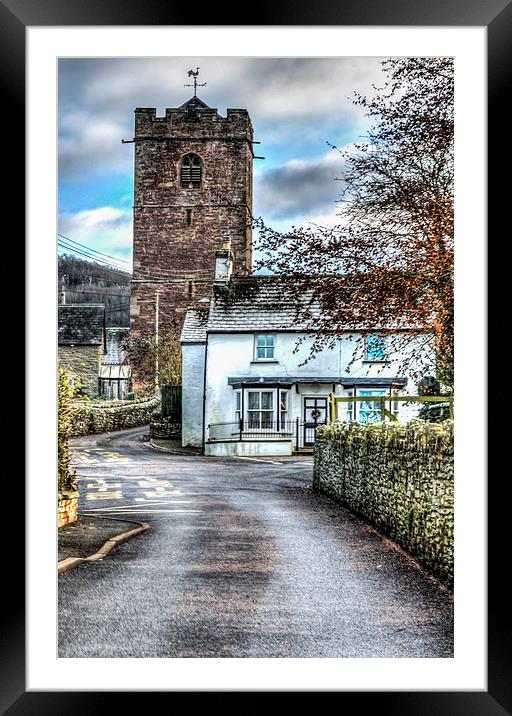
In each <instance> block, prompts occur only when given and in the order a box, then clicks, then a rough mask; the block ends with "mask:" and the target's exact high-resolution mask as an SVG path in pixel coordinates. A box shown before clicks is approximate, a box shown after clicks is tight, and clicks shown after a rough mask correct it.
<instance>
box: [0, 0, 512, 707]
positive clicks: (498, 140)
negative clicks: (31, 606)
mask: <svg viewBox="0 0 512 716" xmlns="http://www.w3.org/2000/svg"><path fill="white" fill-rule="evenodd" d="M253 14H254V15H255V17H254V20H255V22H252V23H245V22H243V21H240V20H238V18H240V14H239V7H238V6H235V5H234V4H233V7H231V5H230V4H229V3H224V4H223V5H222V6H220V5H218V4H213V3H212V4H211V5H210V6H206V5H202V6H201V9H200V10H198V8H190V7H189V5H187V4H183V3H181V4H178V3H172V2H161V0H144V2H140V1H139V0H103V2H101V3H95V2H89V3H84V2H83V0H0V36H1V37H0V39H1V41H0V56H1V63H0V77H1V83H2V84H1V87H2V105H3V111H2V113H1V116H2V123H3V127H2V130H3V131H2V139H3V148H4V176H5V175H6V172H5V168H6V164H5V162H8V165H7V166H8V167H9V171H8V172H7V186H6V187H5V194H4V201H5V205H4V206H5V207H8V213H9V214H10V215H11V216H16V217H17V218H16V221H15V224H14V226H16V227H17V229H16V233H17V235H18V234H21V231H22V225H23V224H22V220H21V217H24V216H25V207H24V198H23V189H22V187H24V166H25V164H24V156H25V155H24V132H23V117H24V111H25V107H24V99H25V95H24V87H25V29H26V27H27V26H80V25H89V26H91V25H112V26H113V25H124V26H126V25H174V26H176V25H197V24H200V25H201V26H229V25H244V24H248V25H257V26H261V25H305V26H308V25H316V26H319V25H333V26H343V25H347V26H353V25H363V26H404V25H408V26H439V27H441V26H481V27H486V28H487V35H488V110H489V115H488V128H489V133H488V164H489V184H490V191H489V193H488V215H489V235H491V231H492V228H493V225H496V229H495V232H496V233H497V222H501V221H503V222H504V226H506V224H505V216H504V210H503V208H504V207H506V206H508V203H509V202H507V201H506V198H505V191H507V193H508V182H503V181H501V180H500V177H501V173H500V167H501V166H502V165H503V164H505V165H507V164H508V163H507V158H508V157H509V156H510V148H509V147H508V146H507V141H508V140H507V138H506V132H504V126H503V112H504V111H505V110H504V108H505V107H506V106H507V102H506V99H508V97H507V94H509V87H510V86H511V85H510V81H509V80H510V67H511V62H510V54H511V50H510V44H511V43H510V38H512V4H511V3H510V0H449V1H448V2H447V0H386V2H385V3H384V2H382V3H375V0H358V2H354V1H352V2H350V3H349V2H345V1H344V0H341V1H339V2H336V3H333V2H332V0H316V2H315V3H314V5H313V6H312V5H311V3H310V2H307V1H306V0H295V1H294V3H293V4H291V3H288V2H286V0H271V1H269V0H263V2H260V3H258V5H257V7H255V8H254V13H253ZM198 17H199V18H200V23H198V22H197V19H198ZM41 110H44V108H41ZM5 154H8V155H9V154H10V156H8V157H5ZM507 198H508V197H507ZM16 210H17V212H16ZM14 212H16V213H14ZM5 215H6V214H4V216H5ZM500 229H501V223H500ZM11 233H12V230H11ZM17 242H18V249H20V248H21V249H22V250H21V256H20V260H21V261H24V257H23V248H22V242H21V239H20V238H19V236H17ZM498 270H499V269H498ZM493 283H494V280H493ZM17 299H18V301H17V305H16V311H15V315H16V323H19V322H20V321H19V314H20V313H21V312H22V310H23V306H22V303H23V302H22V301H20V300H19V297H17ZM13 314H14V312H13ZM20 343H21V344H22V343H23V340H21V342H18V343H17V344H16V345H17V346H18V348H17V356H18V357H17V361H18V364H19V345H20ZM479 395H480V396H484V395H486V390H485V386H480V390H479ZM15 402H16V403H18V404H19V402H20V395H19V388H18V392H17V393H16V398H15ZM479 408H480V409H485V405H483V404H482V402H481V399H480V403H479ZM26 450H27V451H29V450H30V445H27V448H26ZM506 472H507V470H506V469H505V470H504V471H497V472H496V473H495V474H492V475H489V478H490V479H489V487H488V505H489V519H488V557H489V573H488V653H487V657H488V680H487V683H488V690H487V691H485V692H483V691H454V692H430V691H429V692H342V693H341V694H340V695H339V696H338V699H340V702H339V706H340V708H344V707H345V708H346V706H347V704H348V701H347V700H349V701H350V700H352V699H353V698H354V697H355V698H356V700H357V707H358V708H359V709H361V708H368V709H369V710H371V711H373V710H375V712H377V713H379V712H382V711H384V712H387V711H388V710H389V711H390V712H391V711H392V712H393V713H394V714H395V715H396V716H400V715H401V714H404V716H405V715H407V716H409V715H410V714H415V715H416V716H427V715H429V716H430V715H433V714H435V715H436V716H437V715H442V714H447V715H448V714H450V716H455V715H459V714H460V715H461V716H462V715H464V716H503V714H507V713H508V714H512V689H511V683H512V680H511V679H510V673H511V672H510V642H511V634H510V619H509V617H508V614H509V609H510V607H509V604H508V601H509V596H508V592H507V589H506V587H505V586H504V584H502V579H503V571H502V570H503V565H502V564H501V560H500V558H499V557H500V554H502V545H506V544H507V542H508V541H509V539H508V534H507V532H505V529H506V527H507V524H508V519H507V518H508V512H509V507H508V503H507V501H505V500H503V499H502V495H501V489H502V480H503V479H507V480H508V477H507V475H506ZM17 473H18V474H17V477H18V482H17V483H16V486H15V487H14V486H13V481H12V479H11V480H10V482H9V483H7V484H8V487H7V488H4V489H7V490H9V489H10V488H11V487H12V489H13V490H14V491H15V499H16V504H18V505H19V504H20V503H21V499H22V495H21V493H22V484H21V476H20V475H19V469H18V470H17ZM4 498H5V499H6V502H7V503H8V504H10V498H9V494H8V493H4ZM18 511H19V510H18ZM491 518H492V519H491ZM3 534H4V560H5V561H4V577H5V579H4V589H3V590H2V592H3V598H4V600H6V604H5V606H4V608H3V614H2V616H3V618H4V621H5V623H4V626H3V629H2V631H1V636H0V650H1V660H0V663H1V674H2V675H1V681H2V683H1V688H0V693H1V696H0V707H1V710H2V711H1V712H2V713H8V714H9V716H18V715H20V716H21V715H22V714H23V716H30V715H32V714H34V715H35V714H37V715H38V716H41V715H43V714H52V716H54V715H55V714H64V713H68V712H73V713H74V714H76V715H78V714H85V713H91V711H92V710H97V708H98V707H100V710H101V706H102V705H104V706H105V707H107V708H109V709H112V707H114V708H115V704H118V700H119V696H120V694H119V693H113V692H101V694H98V693H97V692H83V693H82V692H80V693H79V692H70V691H63V692H51V691H41V692H27V691H26V690H25V613H24V597H25V594H24V566H23V554H24V548H23V544H24V543H23V529H22V527H21V526H20V525H19V524H16V523H15V538H13V537H12V534H13V533H12V532H11V533H10V536H9V537H8V536H6V534H7V532H6V530H5V529H4V532H3ZM6 540H9V544H7V541H6ZM491 556H492V557H493V559H491ZM507 576H508V575H507ZM233 690H235V689H233ZM150 696H151V694H150V693H141V694H138V693H130V695H129V699H130V706H129V707H128V708H139V707H140V705H142V703H143V702H142V699H144V704H145V705H146V708H147V705H148V698H149V697H150ZM114 699H115V700H116V701H115V702H114ZM124 708H126V707H124Z"/></svg>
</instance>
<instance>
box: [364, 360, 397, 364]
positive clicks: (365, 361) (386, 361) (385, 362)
mask: <svg viewBox="0 0 512 716" xmlns="http://www.w3.org/2000/svg"><path fill="white" fill-rule="evenodd" d="M362 363H378V364H379V365H389V364H390V363H391V361H390V360H364V361H362Z"/></svg>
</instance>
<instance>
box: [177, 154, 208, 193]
mask: <svg viewBox="0 0 512 716" xmlns="http://www.w3.org/2000/svg"><path fill="white" fill-rule="evenodd" d="M202 174H203V169H202V166H201V159H200V158H199V157H198V156H197V154H187V155H186V156H184V157H183V159H182V162H181V186H182V187H184V188H185V189H195V188H198V187H200V186H201V180H202Z"/></svg>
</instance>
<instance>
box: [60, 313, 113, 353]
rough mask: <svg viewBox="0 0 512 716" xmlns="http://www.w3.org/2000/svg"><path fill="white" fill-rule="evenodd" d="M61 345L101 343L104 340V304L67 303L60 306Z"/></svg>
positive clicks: (92, 344)
mask: <svg viewBox="0 0 512 716" xmlns="http://www.w3.org/2000/svg"><path fill="white" fill-rule="evenodd" d="M58 313H59V319H58V342H59V345H86V346H95V345H98V346H99V345H100V343H101V342H102V341H103V331H104V318H105V306H104V305H103V304H96V303H95V304H92V303H89V304H86V303H83V304H74V305H73V304H65V305H60V306H59V307H58Z"/></svg>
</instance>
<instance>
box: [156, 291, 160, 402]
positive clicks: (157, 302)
mask: <svg viewBox="0 0 512 716" xmlns="http://www.w3.org/2000/svg"><path fill="white" fill-rule="evenodd" d="M159 311H160V291H157V292H156V294H155V388H156V390H157V393H158V392H160V381H159V373H158V371H159V366H158V342H159V341H158V314H159Z"/></svg>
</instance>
